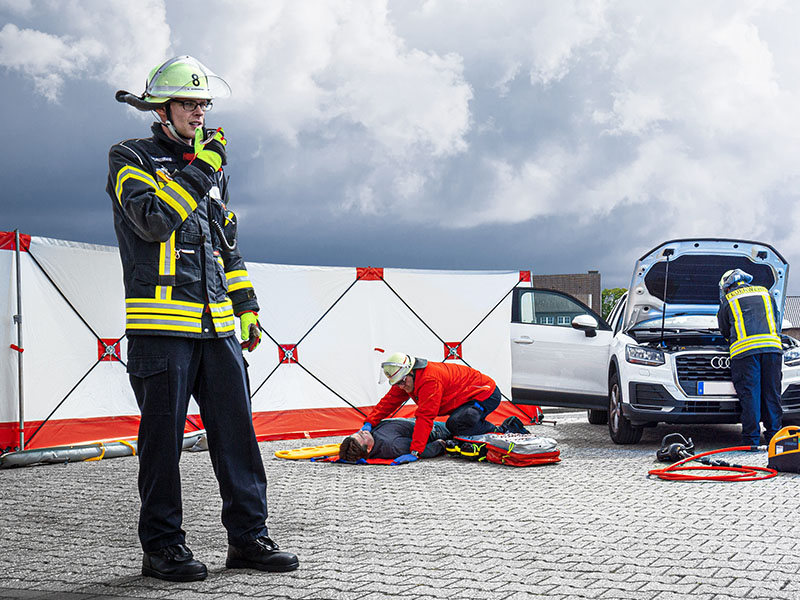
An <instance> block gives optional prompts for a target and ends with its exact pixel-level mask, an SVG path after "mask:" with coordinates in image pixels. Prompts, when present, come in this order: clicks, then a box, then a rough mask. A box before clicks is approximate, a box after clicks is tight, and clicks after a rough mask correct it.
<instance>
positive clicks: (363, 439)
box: [339, 429, 375, 462]
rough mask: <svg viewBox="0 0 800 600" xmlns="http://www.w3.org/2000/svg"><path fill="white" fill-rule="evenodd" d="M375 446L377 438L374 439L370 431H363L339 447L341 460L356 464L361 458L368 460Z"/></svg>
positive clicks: (348, 437)
mask: <svg viewBox="0 0 800 600" xmlns="http://www.w3.org/2000/svg"><path fill="white" fill-rule="evenodd" d="M374 445H375V438H373V437H372V434H371V433H370V432H369V431H364V430H363V429H362V430H361V431H357V432H356V433H354V434H353V435H348V436H347V437H346V438H344V439H343V440H342V443H341V444H340V445H339V458H341V459H342V460H346V461H350V462H355V461H357V460H358V459H360V458H367V456H369V453H370V451H371V450H372V447H373V446H374Z"/></svg>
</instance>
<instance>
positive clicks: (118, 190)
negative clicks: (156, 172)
mask: <svg viewBox="0 0 800 600" xmlns="http://www.w3.org/2000/svg"><path fill="white" fill-rule="evenodd" d="M128 179H136V180H138V181H142V182H144V183H146V184H147V185H149V186H150V187H152V188H153V189H156V190H157V189H158V185H157V184H156V180H155V179H153V176H152V175H150V173H147V172H145V171H142V170H141V169H137V168H136V167H132V166H130V165H125V166H124V167H122V168H121V169H120V170H119V172H118V173H117V184H116V185H115V186H114V193H115V194H116V195H117V200H118V201H119V203H120V204H122V186H123V184H124V183H125V182H126V181H127V180H128Z"/></svg>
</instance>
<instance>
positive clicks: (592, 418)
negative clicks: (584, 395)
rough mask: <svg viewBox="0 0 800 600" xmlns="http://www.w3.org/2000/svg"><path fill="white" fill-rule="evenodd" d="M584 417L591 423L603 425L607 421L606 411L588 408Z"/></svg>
mask: <svg viewBox="0 0 800 600" xmlns="http://www.w3.org/2000/svg"><path fill="white" fill-rule="evenodd" d="M586 418H587V419H589V423H591V424H592V425H605V424H606V423H608V411H607V410H599V409H596V408H589V409H587V410H586Z"/></svg>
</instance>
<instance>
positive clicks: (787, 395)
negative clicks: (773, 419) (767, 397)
mask: <svg viewBox="0 0 800 600" xmlns="http://www.w3.org/2000/svg"><path fill="white" fill-rule="evenodd" d="M781 404H783V407H784V408H785V409H787V410H797V409H798V408H800V385H796V384H794V383H793V384H792V385H790V386H789V387H787V388H786V391H785V392H783V394H782V395H781Z"/></svg>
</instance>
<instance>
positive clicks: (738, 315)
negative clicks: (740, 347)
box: [730, 300, 747, 340]
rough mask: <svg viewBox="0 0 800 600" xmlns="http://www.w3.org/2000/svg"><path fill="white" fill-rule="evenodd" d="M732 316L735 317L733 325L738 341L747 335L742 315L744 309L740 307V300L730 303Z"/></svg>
mask: <svg viewBox="0 0 800 600" xmlns="http://www.w3.org/2000/svg"><path fill="white" fill-rule="evenodd" d="M730 307H731V315H732V316H733V325H734V327H736V339H739V340H741V339H743V338H744V337H745V336H746V335H747V333H746V331H745V329H744V315H742V307H741V306H739V302H738V300H731V301H730Z"/></svg>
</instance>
